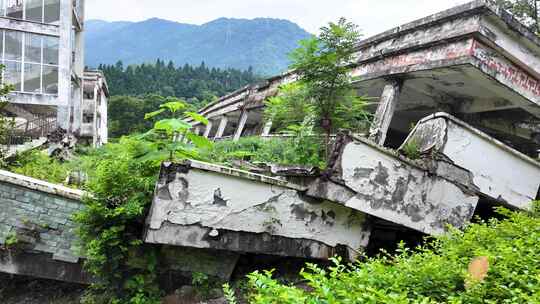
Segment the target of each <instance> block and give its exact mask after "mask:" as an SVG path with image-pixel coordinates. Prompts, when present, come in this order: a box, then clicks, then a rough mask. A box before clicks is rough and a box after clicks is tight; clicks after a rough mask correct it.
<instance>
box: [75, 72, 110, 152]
mask: <svg viewBox="0 0 540 304" xmlns="http://www.w3.org/2000/svg"><path fill="white" fill-rule="evenodd" d="M83 84H84V91H83V104H82V115H83V117H82V124H81V131H80V137H81V138H83V139H86V140H88V144H89V145H92V146H94V147H99V146H102V145H103V144H105V143H107V142H108V140H109V134H108V131H109V128H108V122H107V114H108V112H107V107H108V99H109V86H108V85H107V80H106V79H105V76H104V75H103V73H102V72H101V71H85V72H84V78H83Z"/></svg>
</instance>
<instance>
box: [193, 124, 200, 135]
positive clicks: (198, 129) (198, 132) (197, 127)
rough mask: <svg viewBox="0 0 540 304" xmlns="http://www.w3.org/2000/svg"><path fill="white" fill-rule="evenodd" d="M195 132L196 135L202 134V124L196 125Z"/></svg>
mask: <svg viewBox="0 0 540 304" xmlns="http://www.w3.org/2000/svg"><path fill="white" fill-rule="evenodd" d="M193 134H195V135H200V134H201V127H200V126H196V127H195V128H194V129H193Z"/></svg>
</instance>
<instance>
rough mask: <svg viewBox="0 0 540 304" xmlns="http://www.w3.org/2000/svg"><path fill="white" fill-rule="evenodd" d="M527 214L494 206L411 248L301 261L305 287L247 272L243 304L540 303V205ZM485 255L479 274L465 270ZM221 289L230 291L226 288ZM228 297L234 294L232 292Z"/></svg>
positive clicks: (270, 275) (402, 245) (261, 273)
mask: <svg viewBox="0 0 540 304" xmlns="http://www.w3.org/2000/svg"><path fill="white" fill-rule="evenodd" d="M534 206H535V207H534V211H532V212H511V211H508V210H504V209H500V210H499V211H498V212H499V213H500V214H501V215H503V216H505V217H507V218H505V219H504V220H498V219H491V220H489V221H487V222H481V223H477V224H471V225H470V226H469V227H468V228H466V229H465V231H459V230H452V232H451V233H449V234H448V235H445V236H442V237H439V238H436V239H433V240H431V241H429V242H427V244H426V245H424V246H421V247H418V248H417V249H415V250H411V249H407V248H406V247H405V245H404V244H401V245H400V249H399V250H398V253H397V254H396V255H388V254H385V253H382V254H381V255H380V256H378V257H374V258H365V259H363V261H359V262H357V263H354V264H351V265H346V264H344V263H343V262H342V261H341V260H339V259H334V266H332V267H329V268H328V269H325V268H321V267H318V266H316V265H313V264H308V265H307V267H306V269H305V270H303V271H302V272H301V274H300V275H301V277H302V278H303V279H304V282H305V284H306V285H307V286H308V287H307V288H306V287H305V286H304V287H303V288H299V287H297V286H293V285H286V284H283V283H281V282H279V281H278V280H276V279H273V278H272V271H265V272H255V273H253V274H251V275H249V283H250V287H251V289H252V294H251V296H250V298H249V300H250V301H249V302H250V303H260V304H262V303H265V304H266V303H276V304H277V303H291V304H293V303H294V304H297V303H388V304H400V303H403V304H409V303H422V304H428V303H433V304H435V303H452V304H458V303H460V304H461V303H468V304H469V303H540V264H539V263H538V261H539V259H540V245H539V243H538V240H539V239H540V203H539V202H536V203H535V204H534ZM477 257H487V260H488V261H489V270H488V272H487V276H486V277H485V278H484V279H478V278H476V279H475V278H474V277H473V276H472V275H471V273H469V271H468V268H469V265H470V263H471V261H473V260H474V259H475V258H477ZM229 294H231V293H230V291H229ZM233 300H234V298H233Z"/></svg>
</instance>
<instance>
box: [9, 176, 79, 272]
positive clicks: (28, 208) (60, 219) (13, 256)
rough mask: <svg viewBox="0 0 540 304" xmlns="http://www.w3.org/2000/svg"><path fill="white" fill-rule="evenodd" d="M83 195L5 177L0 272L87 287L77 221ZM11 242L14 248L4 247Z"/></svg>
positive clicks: (29, 180) (26, 180) (37, 182)
mask: <svg viewBox="0 0 540 304" xmlns="http://www.w3.org/2000/svg"><path fill="white" fill-rule="evenodd" d="M81 195H82V192H80V193H79V192H78V191H74V190H70V189H67V188H63V187H61V186H57V185H52V184H48V183H45V182H42V181H37V180H34V179H30V178H27V177H22V176H17V175H15V174H12V173H9V172H4V171H0V245H1V247H0V248H1V249H0V271H1V272H7V273H12V274H21V275H31V276H37V277H44V278H51V279H57V280H66V281H72V282H86V281H87V278H86V276H85V275H84V274H83V272H82V268H81V263H80V257H79V254H78V253H77V251H78V250H77V240H76V235H75V223H74V222H73V221H72V216H73V215H74V214H75V213H76V212H78V211H80V210H81V209H82V208H83V204H82V203H81V202H80V197H81ZM9 237H11V238H13V237H15V238H16V239H17V242H16V244H15V245H12V246H5V242H6V239H7V238H9Z"/></svg>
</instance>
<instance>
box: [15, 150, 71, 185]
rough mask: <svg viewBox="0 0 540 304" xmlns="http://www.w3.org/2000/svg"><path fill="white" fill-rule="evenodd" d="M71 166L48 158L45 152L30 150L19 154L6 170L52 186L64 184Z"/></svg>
mask: <svg viewBox="0 0 540 304" xmlns="http://www.w3.org/2000/svg"><path fill="white" fill-rule="evenodd" d="M72 169H73V165H72V164H69V163H61V162H59V161H57V160H55V159H52V158H50V157H49V156H48V155H47V153H46V152H44V151H37V150H32V151H28V152H25V153H22V154H19V155H18V156H17V158H16V161H15V162H14V163H12V164H11V165H9V167H8V170H10V171H12V172H14V173H17V174H21V175H24V176H29V177H33V178H36V179H41V180H46V181H48V182H51V183H54V184H62V183H64V182H65V180H66V178H67V176H68V174H69V172H70V171H71V170H72Z"/></svg>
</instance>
